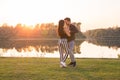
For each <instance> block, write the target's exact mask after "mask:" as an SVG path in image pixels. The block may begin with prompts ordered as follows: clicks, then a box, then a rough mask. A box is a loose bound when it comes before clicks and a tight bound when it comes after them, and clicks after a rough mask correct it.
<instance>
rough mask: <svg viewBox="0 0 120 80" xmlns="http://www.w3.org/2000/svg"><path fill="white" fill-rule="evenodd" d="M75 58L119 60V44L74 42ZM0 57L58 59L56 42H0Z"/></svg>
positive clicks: (113, 42) (89, 41)
mask: <svg viewBox="0 0 120 80" xmlns="http://www.w3.org/2000/svg"><path fill="white" fill-rule="evenodd" d="M74 53H75V57H76V58H119V56H118V55H120V42H119V41H111V40H110V41H109V40H107V41H106V40H101V41H100V40H99V41H97V40H92V41H91V40H76V41H75V48H74ZM0 57H41V58H59V51H58V40H10V41H0Z"/></svg>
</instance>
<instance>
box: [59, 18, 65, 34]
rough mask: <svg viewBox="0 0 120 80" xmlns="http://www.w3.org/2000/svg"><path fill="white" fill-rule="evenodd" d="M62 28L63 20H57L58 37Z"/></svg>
mask: <svg viewBox="0 0 120 80" xmlns="http://www.w3.org/2000/svg"><path fill="white" fill-rule="evenodd" d="M63 27H64V20H59V22H58V35H60V33H62V32H64V30H63ZM61 31H62V32H61Z"/></svg>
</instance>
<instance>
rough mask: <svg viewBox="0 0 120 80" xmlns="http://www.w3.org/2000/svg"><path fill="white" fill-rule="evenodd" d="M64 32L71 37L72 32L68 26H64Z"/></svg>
mask: <svg viewBox="0 0 120 80" xmlns="http://www.w3.org/2000/svg"><path fill="white" fill-rule="evenodd" d="M64 31H65V33H66V34H67V36H71V35H70V30H69V28H68V26H67V25H66V24H65V25H64Z"/></svg>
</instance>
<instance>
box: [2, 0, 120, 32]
mask: <svg viewBox="0 0 120 80" xmlns="http://www.w3.org/2000/svg"><path fill="white" fill-rule="evenodd" d="M119 3H120V0H30V1H28V0H0V24H3V23H8V24H10V25H16V24H17V23H22V24H26V25H35V24H37V23H46V22H47V23H49V22H54V23H57V22H58V20H59V19H64V18H65V17H70V18H71V19H72V22H81V23H82V25H81V30H83V31H85V30H89V29H94V28H101V27H112V26H116V25H118V26H119V25H120V23H119V21H120V15H119V14H120V11H119V8H120V6H119Z"/></svg>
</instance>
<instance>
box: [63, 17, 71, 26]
mask: <svg viewBox="0 0 120 80" xmlns="http://www.w3.org/2000/svg"><path fill="white" fill-rule="evenodd" d="M64 21H65V22H66V24H67V25H70V24H71V19H70V18H69V17H66V18H65V19H64Z"/></svg>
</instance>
